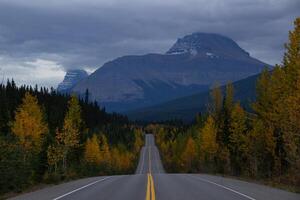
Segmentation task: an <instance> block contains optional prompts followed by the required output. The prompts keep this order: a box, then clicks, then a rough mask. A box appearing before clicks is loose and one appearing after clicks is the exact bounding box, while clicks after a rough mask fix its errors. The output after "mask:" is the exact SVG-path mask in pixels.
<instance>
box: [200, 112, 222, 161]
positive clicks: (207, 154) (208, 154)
mask: <svg viewBox="0 0 300 200" xmlns="http://www.w3.org/2000/svg"><path fill="white" fill-rule="evenodd" d="M216 137H217V128H216V125H215V121H214V119H213V118H212V116H208V118H207V120H206V122H205V124H204V127H203V128H202V129H201V131H200V133H199V143H200V144H199V155H200V160H201V163H204V164H208V165H210V164H211V163H212V162H213V160H214V158H215V156H216V153H217V150H218V143H217V141H216V139H217V138H216Z"/></svg>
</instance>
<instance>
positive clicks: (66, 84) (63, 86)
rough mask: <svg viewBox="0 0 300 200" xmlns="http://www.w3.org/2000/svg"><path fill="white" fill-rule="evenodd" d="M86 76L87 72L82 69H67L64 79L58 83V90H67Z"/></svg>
mask: <svg viewBox="0 0 300 200" xmlns="http://www.w3.org/2000/svg"><path fill="white" fill-rule="evenodd" d="M86 77H88V73H87V72H86V71H84V70H81V69H78V70H69V71H67V73H66V75H65V78H64V80H63V81H62V82H61V83H60V84H59V85H58V87H57V90H58V91H59V92H68V91H69V90H71V89H72V88H73V87H74V86H75V85H76V84H77V83H78V82H80V81H81V80H82V79H84V78H86Z"/></svg>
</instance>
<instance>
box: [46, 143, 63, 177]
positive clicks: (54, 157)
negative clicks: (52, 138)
mask: <svg viewBox="0 0 300 200" xmlns="http://www.w3.org/2000/svg"><path fill="white" fill-rule="evenodd" d="M62 159H63V149H62V147H61V146H60V145H50V146H49V147H48V149H47V161H48V165H49V166H50V167H54V173H56V172H57V169H58V164H59V162H61V161H62ZM50 169H51V168H50Z"/></svg>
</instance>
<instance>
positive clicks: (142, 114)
mask: <svg viewBox="0 0 300 200" xmlns="http://www.w3.org/2000/svg"><path fill="white" fill-rule="evenodd" d="M257 78H258V75H254V76H250V77H248V78H245V79H242V80H239V81H236V82H234V83H233V86H234V98H235V100H238V101H240V102H241V104H242V105H243V106H244V107H245V108H246V109H248V110H249V109H251V108H250V104H251V102H253V101H254V100H255V87H256V86H255V85H256V81H257ZM221 89H222V91H223V94H224V92H225V86H222V87H221ZM210 101H211V100H210V90H209V91H206V92H201V93H198V94H194V95H191V96H186V97H182V98H178V99H175V100H172V101H168V102H165V103H162V104H159V105H155V106H151V107H146V108H141V109H136V110H132V111H128V112H125V114H126V115H127V116H128V117H129V119H131V120H140V121H165V120H173V119H179V120H183V121H185V122H190V121H192V120H193V119H194V118H195V116H196V114H197V113H199V112H206V111H207V105H208V104H209V102H210Z"/></svg>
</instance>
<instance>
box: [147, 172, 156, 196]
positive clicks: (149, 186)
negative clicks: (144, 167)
mask: <svg viewBox="0 0 300 200" xmlns="http://www.w3.org/2000/svg"><path fill="white" fill-rule="evenodd" d="M146 200H155V188H154V181H153V177H152V175H151V173H148V182H147V192H146Z"/></svg>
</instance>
